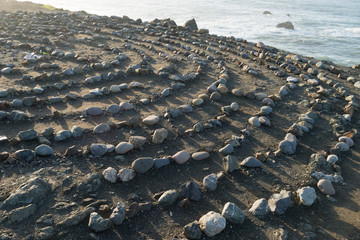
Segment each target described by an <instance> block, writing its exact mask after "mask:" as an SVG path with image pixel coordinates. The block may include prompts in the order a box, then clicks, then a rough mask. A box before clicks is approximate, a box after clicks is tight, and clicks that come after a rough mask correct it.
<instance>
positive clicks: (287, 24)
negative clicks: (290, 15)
mask: <svg viewBox="0 0 360 240" xmlns="http://www.w3.org/2000/svg"><path fill="white" fill-rule="evenodd" d="M276 27H277V28H285V29H291V30H294V25H293V24H292V22H290V21H286V22H282V23H279V24H277V25H276Z"/></svg>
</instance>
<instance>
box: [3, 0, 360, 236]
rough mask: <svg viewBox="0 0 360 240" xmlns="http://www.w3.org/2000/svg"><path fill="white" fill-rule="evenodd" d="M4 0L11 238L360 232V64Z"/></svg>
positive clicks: (188, 28)
mask: <svg viewBox="0 0 360 240" xmlns="http://www.w3.org/2000/svg"><path fill="white" fill-rule="evenodd" d="M0 3H3V2H2V1H0ZM8 3H9V5H5V4H3V5H1V6H2V7H7V8H8V10H10V11H11V10H13V11H11V12H12V13H9V12H4V11H1V12H0V19H1V20H2V21H1V23H0V48H1V51H2V53H3V56H2V58H1V59H0V70H1V73H0V179H1V188H0V222H1V224H2V225H3V227H2V229H0V236H1V238H2V239H90V238H91V239H179V238H181V239H182V238H189V239H213V238H211V237H212V236H213V234H214V235H216V236H215V238H217V239H254V238H258V239H280V238H281V239H283V238H289V239H301V238H311V237H314V236H315V237H316V238H319V239H332V238H334V239H341V238H344V239H349V238H355V237H356V236H357V233H358V230H359V229H360V225H359V222H358V221H357V219H358V217H359V212H358V211H357V209H358V207H357V206H359V204H360V202H359V199H358V196H359V194H360V185H359V182H358V181H353V179H358V177H359V171H358V168H357V166H358V156H359V153H360V148H359V146H358V142H359V132H358V129H359V127H360V115H359V112H358V108H359V105H358V103H357V102H358V99H359V98H360V94H359V89H360V81H359V74H360V66H357V67H354V68H351V67H345V66H341V65H337V64H333V63H331V62H329V61H320V60H316V59H314V58H311V57H306V56H300V55H296V54H292V53H290V52H286V51H282V50H278V49H276V48H274V47H271V46H267V45H265V44H264V43H262V42H257V43H249V42H247V41H246V40H244V39H236V38H234V37H225V36H217V35H215V34H209V30H207V29H201V26H198V25H197V23H196V20H194V19H191V20H189V21H187V22H186V23H185V24H184V25H180V24H182V23H175V22H174V21H172V20H171V19H162V20H160V19H155V20H153V21H151V22H142V20H141V19H130V18H128V17H126V16H123V17H118V16H112V17H106V16H98V15H94V14H87V13H86V12H83V11H82V12H71V11H67V10H59V9H53V8H52V7H51V6H43V5H39V4H34V5H33V4H32V3H16V2H8ZM20 5H22V7H21V8H20V9H23V10H22V11H23V12H17V11H16V10H17V9H18V7H19V6H20ZM0 10H1V7H0ZM28 10H29V11H28ZM329 159H330V160H329ZM338 159H342V161H340V160H339V161H338ZM329 179H330V180H329ZM325 180H326V182H325V187H324V185H322V183H323V182H324V181H325ZM345 183H346V184H345ZM326 184H327V185H326ZM329 186H331V187H329ZM29 189H34V190H31V191H29ZM309 189H311V190H310V191H311V192H312V191H313V193H311V194H308V195H306V196H305V195H302V193H304V192H305V191H308V190H309ZM335 190H336V191H335ZM262 199H263V200H265V199H268V200H266V206H267V207H265V208H262V207H261V206H259V205H257V204H258V203H259V202H258V200H261V201H260V202H264V201H263V200H262ZM309 199H310V200H309ZM230 203H232V204H230ZM280 205H281V206H280ZM343 206H356V207H352V208H344V207H343ZM234 209H235V210H234ZM254 209H255V210H254ZM211 211H214V212H216V213H217V214H215V213H209V212H211ZM285 211H286V213H285ZM219 212H220V213H221V214H220V213H219ZM228 212H230V213H228ZM258 212H261V215H263V216H261V217H259V216H258V215H257V214H258ZM284 213H285V214H284ZM234 215H236V217H234ZM349 216H350V217H349ZM208 218H210V219H211V221H212V222H215V223H216V224H218V225H217V226H216V227H214V226H212V225H211V226H210V227H209V226H206V225H207V224H206V219H208ZM214 218H215V219H218V220H217V221H213V219H214ZM299 219H300V220H301V221H299ZM323 219H326V221H323ZM198 221H200V222H201V225H200V224H199V222H198ZM211 221H210V222H211ZM214 229H215V230H216V231H215V230H214Z"/></svg>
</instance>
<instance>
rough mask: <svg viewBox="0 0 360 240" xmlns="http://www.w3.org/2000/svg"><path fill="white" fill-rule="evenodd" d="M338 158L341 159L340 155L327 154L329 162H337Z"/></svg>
mask: <svg viewBox="0 0 360 240" xmlns="http://www.w3.org/2000/svg"><path fill="white" fill-rule="evenodd" d="M338 160H339V158H338V156H336V155H335V154H330V155H329V156H327V159H326V161H327V162H328V163H329V164H333V163H336V162H337V161H338Z"/></svg>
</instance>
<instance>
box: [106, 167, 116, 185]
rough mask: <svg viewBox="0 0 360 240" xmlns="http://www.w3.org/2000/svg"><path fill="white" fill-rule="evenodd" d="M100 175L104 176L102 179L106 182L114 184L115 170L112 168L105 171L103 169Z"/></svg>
mask: <svg viewBox="0 0 360 240" xmlns="http://www.w3.org/2000/svg"><path fill="white" fill-rule="evenodd" d="M102 175H103V176H104V178H105V179H106V180H108V181H109V182H112V183H116V179H117V178H116V170H115V168H112V167H108V168H107V169H105V170H104V171H103V172H102Z"/></svg>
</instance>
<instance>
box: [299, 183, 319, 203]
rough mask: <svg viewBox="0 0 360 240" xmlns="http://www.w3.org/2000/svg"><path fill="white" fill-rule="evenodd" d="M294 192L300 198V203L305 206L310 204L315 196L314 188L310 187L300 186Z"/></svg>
mask: <svg viewBox="0 0 360 240" xmlns="http://www.w3.org/2000/svg"><path fill="white" fill-rule="evenodd" d="M296 193H297V195H298V197H299V199H300V203H301V204H302V205H305V206H311V205H312V204H313V203H314V201H315V200H316V198H317V196H316V193H315V189H314V188H312V187H303V188H300V189H298V190H297V191H296Z"/></svg>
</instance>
